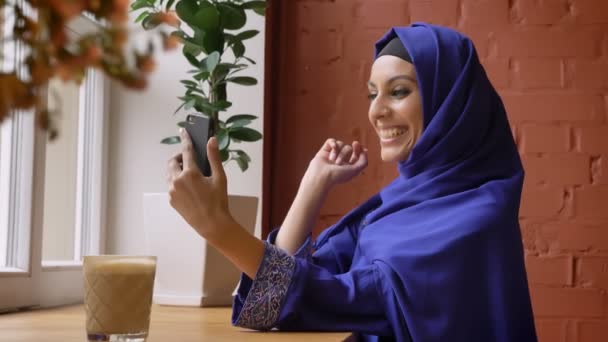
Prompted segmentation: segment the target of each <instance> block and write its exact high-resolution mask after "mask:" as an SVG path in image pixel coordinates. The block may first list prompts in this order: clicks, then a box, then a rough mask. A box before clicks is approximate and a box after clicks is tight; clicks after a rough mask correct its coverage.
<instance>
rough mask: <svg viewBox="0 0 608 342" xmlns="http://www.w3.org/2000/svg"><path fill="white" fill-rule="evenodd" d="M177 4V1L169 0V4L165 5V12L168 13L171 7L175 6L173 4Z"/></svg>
mask: <svg viewBox="0 0 608 342" xmlns="http://www.w3.org/2000/svg"><path fill="white" fill-rule="evenodd" d="M174 2H175V0H169V1H167V4H165V10H166V11H168V10H170V9H171V6H173V3H174Z"/></svg>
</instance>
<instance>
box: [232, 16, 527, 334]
mask: <svg viewBox="0 0 608 342" xmlns="http://www.w3.org/2000/svg"><path fill="white" fill-rule="evenodd" d="M395 37H398V38H399V39H400V40H401V42H402V43H403V44H404V46H405V48H406V49H407V51H408V53H409V55H410V57H411V58H412V63H413V65H414V67H415V70H416V76H417V81H418V88H419V89H420V93H421V98H422V109H423V116H424V125H425V127H424V131H423V133H422V135H421V137H420V139H419V140H418V141H417V142H416V144H415V146H414V147H413V148H412V151H411V152H410V154H409V156H408V158H407V159H406V160H404V161H401V162H399V163H398V166H397V167H398V171H399V175H398V176H397V178H395V179H394V180H393V182H392V183H391V184H389V185H387V186H386V187H385V188H383V189H382V190H381V191H380V192H379V193H377V194H376V195H374V196H372V197H371V198H370V199H368V200H367V201H365V203H363V204H361V205H360V206H358V207H356V208H354V209H353V210H352V211H351V212H349V213H348V214H346V215H345V216H344V217H342V218H341V219H340V220H339V221H338V222H337V223H336V224H334V225H333V226H332V227H330V228H328V229H326V230H325V231H323V233H322V234H321V235H320V236H319V237H318V238H317V240H316V241H315V242H314V244H313V243H312V241H311V240H310V238H309V239H308V240H307V241H306V242H305V243H304V245H303V246H302V247H301V248H300V249H299V250H298V252H297V253H296V254H295V255H293V256H291V255H288V254H287V253H285V252H284V251H283V250H281V249H280V248H277V247H276V246H274V239H275V237H276V234H277V231H276V230H275V231H273V233H272V234H271V235H270V236H269V239H268V241H267V242H266V244H265V252H264V257H263V260H262V262H261V265H260V267H259V269H258V271H257V274H256V277H255V281H253V280H252V279H250V278H248V277H247V276H246V275H243V276H242V279H241V284H240V287H239V289H238V295H237V296H236V297H235V300H234V305H233V320H232V321H233V324H234V325H236V326H240V327H247V328H251V329H260V330H268V329H273V328H278V329H280V330H302V331H307V330H308V331H352V332H354V333H355V334H356V335H357V336H358V337H359V339H360V340H362V341H399V342H405V341H416V342H418V341H422V342H427V341H450V342H470V341H476V342H477V341H500V342H508V341H509V342H510V341H514V342H533V341H536V340H537V338H536V332H535V327H534V318H533V315H532V306H531V302H530V295H529V289H528V282H527V275H526V270H525V265H524V255H523V254H524V251H523V245H522V239H521V232H520V229H519V221H518V213H519V204H520V198H521V190H522V184H523V178H524V171H523V167H522V164H521V160H520V157H519V154H518V152H517V147H516V145H515V142H514V139H513V136H512V133H511V129H510V126H509V123H508V120H507V116H506V112H505V109H504V106H503V104H502V101H501V99H500V97H499V95H498V93H497V92H496V91H495V89H494V88H493V86H492V85H491V83H490V81H489V80H488V78H487V76H486V74H485V71H484V69H483V67H482V66H481V64H480V62H479V60H478V57H477V54H476V52H475V49H474V46H473V44H472V42H471V41H470V40H469V39H468V38H467V37H465V36H464V35H462V34H460V33H458V32H456V31H453V30H451V29H448V28H445V27H440V26H435V25H429V24H425V23H414V24H412V25H411V26H409V27H396V28H392V29H391V30H389V31H388V32H387V34H386V35H385V36H384V37H382V38H381V39H380V41H379V42H378V43H377V44H376V54H377V53H378V51H380V50H381V49H382V47H383V46H385V45H386V44H387V43H388V42H389V41H391V40H392V39H394V38H395ZM311 248H312V249H314V253H312V252H311Z"/></svg>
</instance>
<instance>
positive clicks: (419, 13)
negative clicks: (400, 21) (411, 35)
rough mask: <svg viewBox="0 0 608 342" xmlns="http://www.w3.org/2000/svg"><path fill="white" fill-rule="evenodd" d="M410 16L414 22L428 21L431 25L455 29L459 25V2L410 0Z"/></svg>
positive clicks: (455, 0) (454, 0) (452, 0)
mask: <svg viewBox="0 0 608 342" xmlns="http://www.w3.org/2000/svg"><path fill="white" fill-rule="evenodd" d="M409 6H410V15H411V20H412V22H415V21H426V22H429V23H433V24H437V25H444V26H451V27H454V26H456V24H457V23H458V17H459V12H460V9H459V1H458V0H442V1H429V0H410V1H409Z"/></svg>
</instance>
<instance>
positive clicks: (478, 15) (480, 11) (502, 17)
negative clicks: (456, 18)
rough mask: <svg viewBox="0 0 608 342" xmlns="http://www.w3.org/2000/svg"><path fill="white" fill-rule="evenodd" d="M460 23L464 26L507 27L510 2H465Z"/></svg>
mask: <svg viewBox="0 0 608 342" xmlns="http://www.w3.org/2000/svg"><path fill="white" fill-rule="evenodd" d="M460 21H461V23H462V24H463V25H464V26H472V27H479V26H483V27H505V26H507V25H508V24H509V1H508V0H468V1H464V2H463V4H462V18H461V20H460Z"/></svg>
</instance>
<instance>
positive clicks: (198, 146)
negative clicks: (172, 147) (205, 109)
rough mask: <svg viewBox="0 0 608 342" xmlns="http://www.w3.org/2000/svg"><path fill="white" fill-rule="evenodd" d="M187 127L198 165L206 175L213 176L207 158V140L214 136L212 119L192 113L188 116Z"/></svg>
mask: <svg viewBox="0 0 608 342" xmlns="http://www.w3.org/2000/svg"><path fill="white" fill-rule="evenodd" d="M185 128H186V131H187V132H188V134H189V135H190V139H191V140H192V147H193V148H194V158H195V160H196V165H198V168H199V170H201V172H202V173H203V175H204V176H207V177H209V176H211V166H210V165H209V159H207V141H208V140H209V138H211V137H212V136H213V132H212V127H211V121H210V120H209V119H208V118H207V117H204V116H202V115H196V114H190V115H188V116H187V117H186V124H185Z"/></svg>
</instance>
